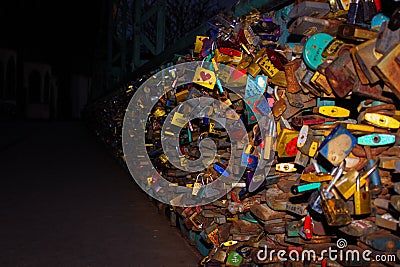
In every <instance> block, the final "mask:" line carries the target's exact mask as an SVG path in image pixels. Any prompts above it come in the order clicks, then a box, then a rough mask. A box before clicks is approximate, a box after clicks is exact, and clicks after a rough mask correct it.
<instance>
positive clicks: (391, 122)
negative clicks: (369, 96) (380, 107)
mask: <svg viewBox="0 0 400 267" xmlns="http://www.w3.org/2000/svg"><path fill="white" fill-rule="evenodd" d="M364 119H365V120H366V121H367V122H369V123H371V124H373V125H376V126H378V127H382V128H390V129H398V128H399V127H400V122H399V121H398V120H396V119H395V118H392V117H389V116H387V115H383V114H378V113H365V115H364Z"/></svg>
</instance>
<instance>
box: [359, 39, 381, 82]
mask: <svg viewBox="0 0 400 267" xmlns="http://www.w3.org/2000/svg"><path fill="white" fill-rule="evenodd" d="M375 43H376V38H375V39H371V40H368V41H365V42H363V43H361V44H359V45H357V46H356V47H355V50H356V52H355V59H354V58H353V60H356V61H357V62H358V64H359V66H360V67H361V70H362V72H363V73H364V74H365V76H366V77H367V78H368V81H369V82H370V83H371V84H374V83H377V82H378V81H379V80H380V79H379V77H378V76H377V75H376V74H375V72H374V71H373V70H372V67H373V66H375V65H377V63H378V61H379V59H381V58H382V56H383V55H382V54H380V53H378V52H377V51H376V50H375Z"/></svg>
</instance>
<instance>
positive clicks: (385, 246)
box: [360, 229, 400, 252]
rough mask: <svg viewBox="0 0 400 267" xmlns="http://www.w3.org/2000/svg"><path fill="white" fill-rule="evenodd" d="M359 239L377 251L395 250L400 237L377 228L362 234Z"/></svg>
mask: <svg viewBox="0 0 400 267" xmlns="http://www.w3.org/2000/svg"><path fill="white" fill-rule="evenodd" d="M360 241H361V242H363V243H364V244H366V245H368V246H370V247H372V248H373V249H376V250H379V251H388V252H396V251H397V250H398V249H400V239H399V238H398V236H397V235H394V234H392V233H390V232H389V231H388V230H385V229H379V230H378V231H375V232H372V233H369V234H366V235H363V236H361V237H360Z"/></svg>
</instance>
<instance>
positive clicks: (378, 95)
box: [351, 72, 393, 103]
mask: <svg viewBox="0 0 400 267" xmlns="http://www.w3.org/2000/svg"><path fill="white" fill-rule="evenodd" d="M357 74H358V77H359V78H360V75H359V73H358V72H357ZM382 94H383V88H382V87H381V86H380V85H379V83H378V84H375V85H369V84H368V79H367V84H362V82H361V79H359V80H356V81H355V83H354V86H353V90H352V94H351V95H352V96H359V97H363V98H371V99H376V100H379V101H383V102H386V103H393V99H392V98H389V97H385V96H383V95H382Z"/></svg>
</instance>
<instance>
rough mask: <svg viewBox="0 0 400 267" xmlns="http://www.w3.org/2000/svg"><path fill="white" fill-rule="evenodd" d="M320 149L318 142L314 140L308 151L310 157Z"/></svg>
mask: <svg viewBox="0 0 400 267" xmlns="http://www.w3.org/2000/svg"><path fill="white" fill-rule="evenodd" d="M317 150H318V142H312V143H311V146H310V151H309V152H308V155H309V156H310V157H314V156H315V154H316V153H317Z"/></svg>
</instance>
